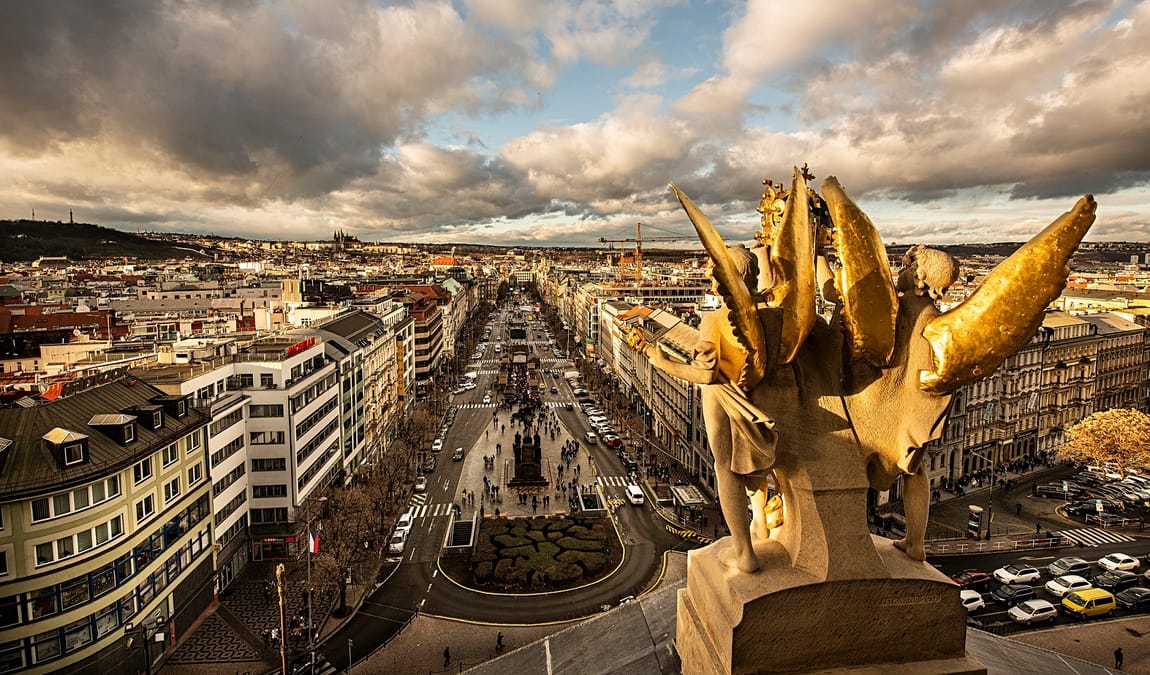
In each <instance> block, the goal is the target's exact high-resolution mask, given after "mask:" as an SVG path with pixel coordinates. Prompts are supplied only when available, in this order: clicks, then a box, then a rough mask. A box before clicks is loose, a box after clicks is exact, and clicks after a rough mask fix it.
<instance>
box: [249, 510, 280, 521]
mask: <svg viewBox="0 0 1150 675" xmlns="http://www.w3.org/2000/svg"><path fill="white" fill-rule="evenodd" d="M251 515H252V523H253V524H261V523H262V524H266V523H286V522H287V509H286V508H280V509H252V512H251Z"/></svg>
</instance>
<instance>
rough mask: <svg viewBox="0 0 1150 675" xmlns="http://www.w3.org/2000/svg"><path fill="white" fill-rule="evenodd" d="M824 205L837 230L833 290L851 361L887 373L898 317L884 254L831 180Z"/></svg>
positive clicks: (871, 231) (858, 211)
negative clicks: (838, 299)
mask: <svg viewBox="0 0 1150 675" xmlns="http://www.w3.org/2000/svg"><path fill="white" fill-rule="evenodd" d="M823 200H824V201H826V203H827V208H828V209H829V210H830V214H831V220H832V221H833V222H834V225H835V232H834V245H835V252H836V253H837V254H838V257H839V262H840V263H841V264H842V268H841V269H840V270H839V273H838V279H837V283H836V286H838V291H839V294H840V295H841V296H842V297H841V303H842V319H843V328H844V329H845V330H846V333H847V340H848V342H849V344H850V348H851V357H852V358H854V359H862V360H863V361H866V362H867V363H869V364H871V365H872V366H875V367H876V368H885V367H886V366H888V365H890V357H891V355H892V354H893V353H894V330H895V320H896V319H897V317H898V296H897V295H896V294H895V290H894V281H892V280H891V274H890V265H888V264H887V261H886V248H884V247H883V244H882V239H881V238H880V237H879V235H878V230H876V229H875V226H874V223H872V222H871V219H870V218H868V217H867V215H866V214H865V213H863V211H862V209H860V208H859V207H858V206H857V205H856V204H855V203H854V202H853V201H852V200H851V198H850V197H849V196H848V195H847V193H846V190H844V189H843V187H842V186H841V185H839V181H838V179H837V178H835V177H834V176H830V177H828V178H827V179H826V180H825V181H823Z"/></svg>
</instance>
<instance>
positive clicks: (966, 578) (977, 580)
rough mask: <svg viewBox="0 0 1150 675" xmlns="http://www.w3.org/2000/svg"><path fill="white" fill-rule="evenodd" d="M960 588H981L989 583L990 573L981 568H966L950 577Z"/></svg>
mask: <svg viewBox="0 0 1150 675" xmlns="http://www.w3.org/2000/svg"><path fill="white" fill-rule="evenodd" d="M950 580H951V581H953V582H954V583H956V584H958V585H959V587H961V588H983V587H985V586H986V585H987V584H989V583H990V575H989V574H987V573H986V572H983V571H982V570H976V569H966V570H963V571H961V572H959V573H958V574H955V575H953V576H951V577H950Z"/></svg>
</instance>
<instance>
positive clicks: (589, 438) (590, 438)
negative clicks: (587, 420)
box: [583, 431, 599, 445]
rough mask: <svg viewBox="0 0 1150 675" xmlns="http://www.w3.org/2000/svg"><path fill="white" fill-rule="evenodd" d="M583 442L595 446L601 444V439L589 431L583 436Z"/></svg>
mask: <svg viewBox="0 0 1150 675" xmlns="http://www.w3.org/2000/svg"><path fill="white" fill-rule="evenodd" d="M583 442H585V443H586V444H587V445H595V444H597V443H598V442H599V437H598V436H596V435H595V432H593V431H588V432H587V433H585V434H583Z"/></svg>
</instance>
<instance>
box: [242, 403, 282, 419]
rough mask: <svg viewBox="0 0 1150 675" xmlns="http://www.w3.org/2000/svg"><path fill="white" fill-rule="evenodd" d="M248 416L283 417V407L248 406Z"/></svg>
mask: <svg viewBox="0 0 1150 675" xmlns="http://www.w3.org/2000/svg"><path fill="white" fill-rule="evenodd" d="M248 415H249V416H251V417H283V416H284V407H283V405H282V404H278V405H271V404H268V405H250V406H248Z"/></svg>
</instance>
